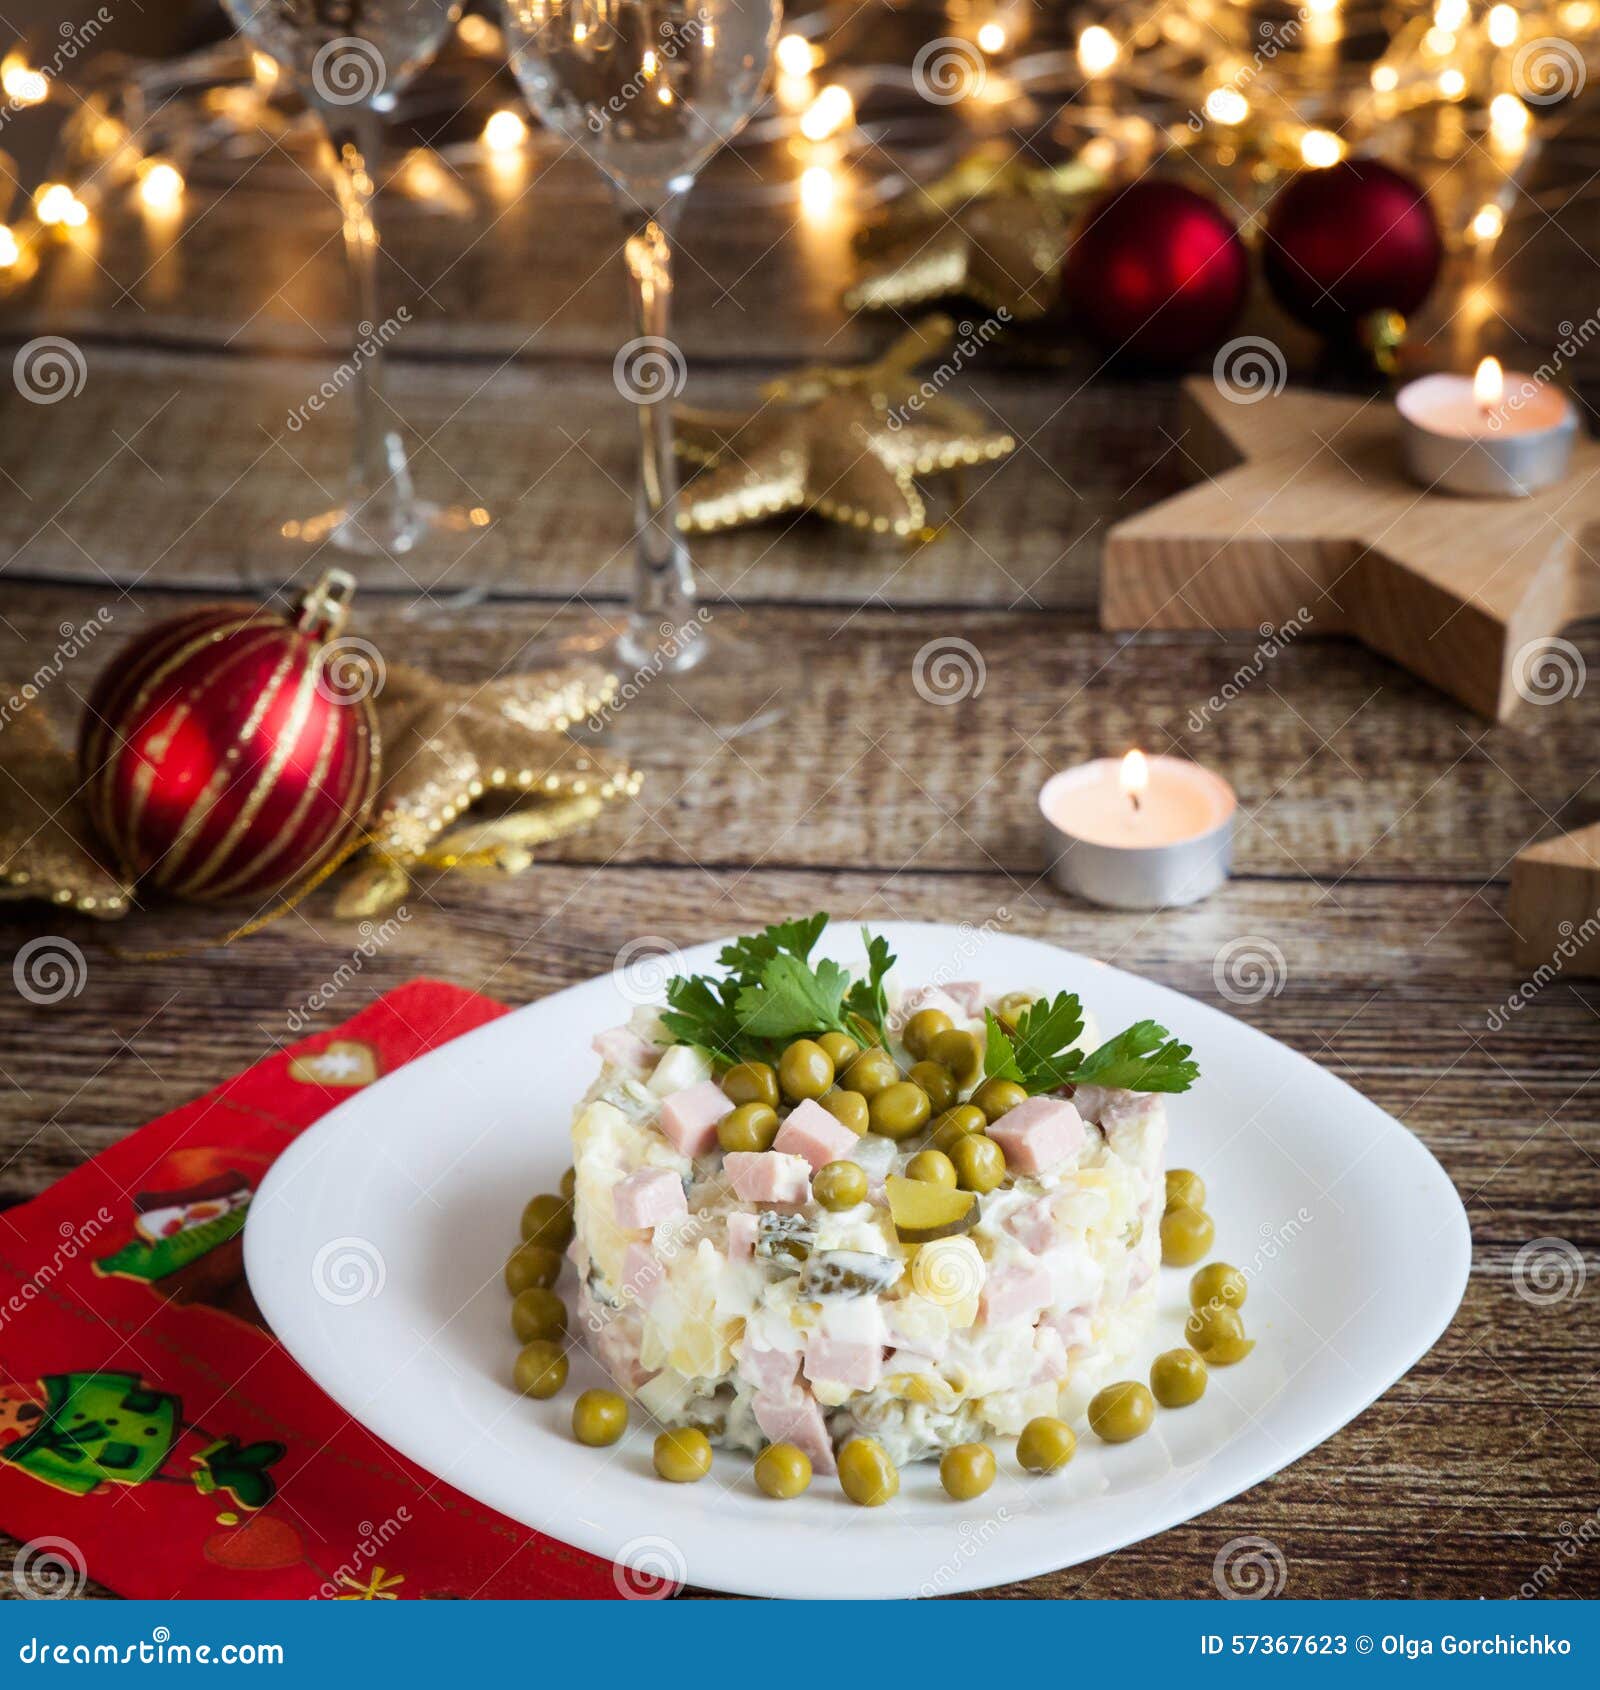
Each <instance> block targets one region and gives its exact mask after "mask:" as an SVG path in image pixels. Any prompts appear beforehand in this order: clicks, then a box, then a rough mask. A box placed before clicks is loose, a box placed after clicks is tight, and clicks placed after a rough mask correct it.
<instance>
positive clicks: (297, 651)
mask: <svg viewBox="0 0 1600 1690" xmlns="http://www.w3.org/2000/svg"><path fill="white" fill-rule="evenodd" d="M353 586H354V583H353V582H352V581H351V580H350V577H349V576H348V575H345V574H343V573H342V572H340V571H330V573H329V575H328V576H326V577H324V579H323V580H322V581H321V582H320V583H319V584H318V585H317V586H316V587H315V588H313V589H312V591H311V592H310V593H308V594H307V595H306V597H305V598H304V599H303V600H302V601H301V603H300V604H299V605H298V606H297V607H296V608H295V610H294V611H293V612H292V613H290V614H289V615H287V616H285V615H284V614H283V612H282V611H280V610H275V609H263V608H261V607H260V606H250V605H211V606H208V607H207V608H205V609H203V610H196V611H192V612H191V613H189V614H188V615H186V616H179V617H175V618H174V619H172V620H171V621H168V622H162V623H159V624H158V625H157V626H156V627H154V628H151V629H150V630H149V631H148V632H146V633H143V634H141V635H139V636H138V637H137V638H136V639H134V641H133V642H132V643H131V644H130V645H128V646H127V647H125V648H124V649H123V650H122V651H120V652H119V653H118V654H117V656H116V657H115V658H114V659H113V660H112V662H111V664H110V666H109V667H108V668H107V669H106V671H105V673H104V674H102V675H101V677H100V679H99V680H98V682H97V683H96V684H95V688H94V691H93V692H92V694H91V695H90V698H89V704H88V708H87V711H86V712H85V715H84V720H83V728H82V733H81V735H80V738H79V746H78V759H79V768H80V769H81V771H82V773H83V776H84V779H85V782H86V786H85V796H86V799H87V802H88V807H89V813H90V816H91V817H92V819H93V822H94V826H95V829H96V831H97V832H98V833H99V835H100V838H101V840H102V841H103V843H104V844H105V846H106V848H107V849H108V850H109V851H110V852H111V853H112V855H113V856H114V857H115V858H116V860H117V862H118V863H119V864H120V865H121V867H122V868H123V869H124V870H125V871H126V872H127V873H128V874H129V875H130V876H132V877H134V878H136V879H138V880H139V881H140V882H142V883H143V884H144V885H145V886H147V887H152V888H159V889H161V890H162V891H165V892H168V893H171V894H172V895H174V896H176V897H180V898H190V899H196V900H204V901H216V900H224V899H257V900H260V899H263V898H265V897H268V896H270V895H271V894H273V893H276V892H280V891H283V890H284V889H286V888H288V887H291V886H294V885H296V884H298V883H304V882H306V881H308V880H309V879H310V878H311V877H313V876H315V874H316V873H317V871H318V869H320V868H322V867H324V866H325V865H327V864H329V863H330V862H331V861H332V860H333V858H334V857H335V856H336V855H337V854H338V853H339V851H340V850H341V849H342V848H343V847H344V846H345V845H346V843H347V842H348V841H350V840H351V839H352V838H353V837H354V836H355V835H356V834H357V832H358V830H359V829H360V828H361V827H362V826H363V824H364V823H365V821H366V818H367V815H368V813H369V811H370V810H371V808H372V802H373V798H374V795H375V793H376V790H377V784H378V725H377V718H376V715H375V713H374V711H373V707H372V694H373V693H374V692H375V691H376V689H377V686H378V685H379V684H380V681H381V676H382V672H383V671H382V662H381V659H379V657H378V655H377V653H376V651H375V650H374V649H373V648H372V647H371V646H370V645H368V644H367V643H366V642H365V641H361V640H347V639H343V638H341V637H340V631H341V629H342V627H343V625H344V618H345V614H346V606H347V604H348V600H349V594H350V592H351V590H352V589H353Z"/></svg>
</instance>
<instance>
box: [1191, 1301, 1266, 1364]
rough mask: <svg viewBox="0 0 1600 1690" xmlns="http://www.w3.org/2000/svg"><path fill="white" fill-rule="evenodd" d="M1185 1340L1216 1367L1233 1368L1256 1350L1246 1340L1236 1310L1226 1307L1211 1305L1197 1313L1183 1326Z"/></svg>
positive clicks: (1241, 1322)
mask: <svg viewBox="0 0 1600 1690" xmlns="http://www.w3.org/2000/svg"><path fill="white" fill-rule="evenodd" d="M1183 1333H1184V1336H1185V1337H1186V1338H1187V1339H1188V1340H1189V1342H1190V1343H1191V1344H1193V1345H1194V1347H1195V1348H1196V1349H1197V1350H1198V1351H1199V1352H1200V1354H1201V1355H1202V1356H1204V1357H1205V1359H1206V1360H1207V1361H1208V1362H1209V1363H1210V1364H1211V1365H1212V1366H1213V1367H1231V1366H1232V1365H1233V1363H1234V1362H1236V1361H1243V1360H1244V1358H1245V1357H1246V1356H1247V1355H1249V1353H1250V1352H1251V1351H1252V1350H1253V1349H1254V1348H1255V1347H1256V1345H1255V1339H1253V1338H1247V1337H1246V1336H1245V1333H1244V1321H1243V1320H1242V1319H1241V1318H1240V1315H1239V1311H1238V1310H1237V1309H1230V1308H1229V1307H1227V1305H1226V1304H1224V1303H1208V1304H1207V1305H1206V1306H1205V1307H1204V1308H1203V1309H1196V1310H1195V1312H1194V1313H1193V1314H1192V1315H1190V1316H1189V1318H1188V1320H1187V1321H1185V1322H1184V1327H1183Z"/></svg>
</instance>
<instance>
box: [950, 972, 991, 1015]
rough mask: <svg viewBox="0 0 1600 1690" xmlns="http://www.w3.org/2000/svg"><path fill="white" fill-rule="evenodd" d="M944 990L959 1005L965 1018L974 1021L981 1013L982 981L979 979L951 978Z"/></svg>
mask: <svg viewBox="0 0 1600 1690" xmlns="http://www.w3.org/2000/svg"><path fill="white" fill-rule="evenodd" d="M945 991H946V992H947V993H949V995H950V996H951V997H952V998H954V999H955V1001H956V1002H957V1003H958V1004H960V1005H961V1008H962V1010H963V1011H964V1012H965V1014H966V1016H967V1019H968V1020H970V1021H976V1020H977V1019H978V1018H979V1016H981V1015H982V1014H983V982H982V981H981V980H952V981H951V982H950V983H949V985H947V986H946V987H945Z"/></svg>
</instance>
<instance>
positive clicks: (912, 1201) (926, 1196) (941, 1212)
mask: <svg viewBox="0 0 1600 1690" xmlns="http://www.w3.org/2000/svg"><path fill="white" fill-rule="evenodd" d="M883 1188H884V1190H885V1192H886V1193H887V1194H888V1197H889V1216H890V1218H891V1219H892V1220H893V1221H894V1229H895V1231H896V1232H897V1233H898V1234H899V1236H900V1242H901V1243H902V1244H925V1243H927V1242H928V1241H929V1240H930V1239H933V1238H948V1237H950V1235H951V1234H952V1233H957V1232H965V1231H967V1229H968V1228H969V1227H971V1226H972V1225H973V1223H974V1222H975V1221H976V1220H977V1218H978V1199H977V1196H976V1194H975V1193H973V1192H971V1191H952V1190H951V1189H950V1187H949V1186H947V1185H934V1184H932V1183H931V1182H930V1181H928V1180H922V1179H905V1178H903V1177H902V1176H901V1175H899V1174H891V1175H890V1176H889V1178H888V1179H886V1180H885V1181H884V1182H883Z"/></svg>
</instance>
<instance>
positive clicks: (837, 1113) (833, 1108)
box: [817, 1086, 872, 1138]
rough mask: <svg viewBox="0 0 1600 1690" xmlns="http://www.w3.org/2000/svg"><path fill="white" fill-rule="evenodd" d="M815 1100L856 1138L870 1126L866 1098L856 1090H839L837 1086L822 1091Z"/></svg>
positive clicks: (870, 1118) (869, 1113) (870, 1117)
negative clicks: (830, 1089)
mask: <svg viewBox="0 0 1600 1690" xmlns="http://www.w3.org/2000/svg"><path fill="white" fill-rule="evenodd" d="M817 1102H818V1103H820V1104H821V1105H822V1107H823V1108H824V1109H826V1110H827V1111H828V1113H829V1114H830V1115H831V1116H832V1117H833V1118H834V1120H836V1121H837V1122H838V1123H839V1124H840V1126H843V1127H848V1128H849V1129H850V1130H851V1132H853V1133H854V1134H855V1135H856V1137H857V1138H860V1137H861V1136H862V1135H863V1134H864V1133H865V1132H866V1131H867V1130H868V1128H869V1127H870V1126H871V1124H872V1115H871V1112H870V1110H869V1109H868V1107H867V1100H866V1099H865V1098H864V1097H863V1096H862V1095H861V1093H860V1092H858V1091H840V1090H839V1088H838V1087H837V1086H835V1087H834V1089H833V1090H832V1091H828V1092H824V1093H823V1094H822V1096H821V1097H819V1098H818V1099H817Z"/></svg>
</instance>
